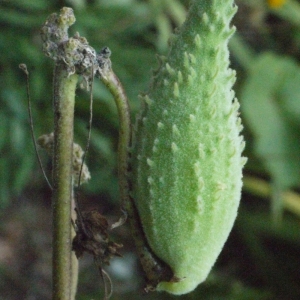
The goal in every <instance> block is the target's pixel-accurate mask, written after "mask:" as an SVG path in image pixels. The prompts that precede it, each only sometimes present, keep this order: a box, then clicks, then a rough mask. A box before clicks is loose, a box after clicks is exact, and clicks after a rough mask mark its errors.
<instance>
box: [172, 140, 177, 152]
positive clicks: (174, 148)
mask: <svg viewBox="0 0 300 300" xmlns="http://www.w3.org/2000/svg"><path fill="white" fill-rule="evenodd" d="M171 149H172V151H173V152H177V151H178V146H177V145H176V144H175V143H174V142H172V144H171Z"/></svg>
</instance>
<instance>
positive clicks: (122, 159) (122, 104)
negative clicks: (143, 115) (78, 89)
mask: <svg viewBox="0 0 300 300" xmlns="http://www.w3.org/2000/svg"><path fill="white" fill-rule="evenodd" d="M101 81H102V82H103V83H104V84H105V86H106V87H107V88H108V89H109V91H110V92H111V93H112V95H113V97H114V100H115V102H116V106H117V109H118V115H119V143H118V177H119V188H120V197H121V208H122V210H123V212H124V214H125V211H126V210H127V209H126V206H127V205H128V203H129V201H130V200H129V183H128V159H129V147H130V141H131V120H130V108H129V103H128V99H127V96H126V94H125V90H124V88H123V86H122V84H121V82H120V80H119V79H118V77H117V76H116V74H115V73H114V72H113V70H112V69H111V68H107V69H105V70H103V73H101ZM125 220H126V215H124V219H122V220H120V221H119V222H118V223H116V224H114V225H113V228H114V227H117V226H120V225H122V224H123V223H124V222H125Z"/></svg>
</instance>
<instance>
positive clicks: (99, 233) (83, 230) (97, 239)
mask: <svg viewBox="0 0 300 300" xmlns="http://www.w3.org/2000/svg"><path fill="white" fill-rule="evenodd" d="M77 215H78V214H77ZM110 229H111V228H110V226H109V224H108V222H107V220H106V218H105V217H104V216H102V215H101V214H100V213H99V212H98V211H97V210H96V209H94V210H91V211H89V212H83V213H82V220H80V218H79V219H77V220H76V221H75V231H76V236H75V237H74V239H73V243H72V250H73V251H74V252H75V254H76V257H77V258H80V257H81V256H82V255H83V253H84V252H87V253H89V254H91V255H93V256H94V259H95V261H98V262H101V264H107V265H109V261H110V259H111V258H112V257H113V256H121V254H120V253H119V252H118V249H120V248H122V247H123V245H121V244H117V243H115V242H112V241H111V240H110V239H109V235H108V231H109V230H110Z"/></svg>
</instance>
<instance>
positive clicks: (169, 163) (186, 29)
mask: <svg viewBox="0 0 300 300" xmlns="http://www.w3.org/2000/svg"><path fill="white" fill-rule="evenodd" d="M235 11H236V7H235V6H234V4H233V1H232V0H202V1H199V0H195V1H193V4H192V6H191V9H190V11H189V13H188V17H187V20H186V22H185V23H184V25H183V26H182V28H181V30H180V31H179V32H178V33H177V34H176V36H175V38H174V41H173V43H172V48H171V50H170V52H169V55H168V57H167V58H166V61H165V64H164V65H162V67H161V70H160V71H158V72H156V73H155V77H153V80H152V85H151V86H150V90H149V93H148V96H147V97H148V98H147V99H151V105H143V109H142V110H141V111H140V113H139V117H138V118H139V119H142V120H143V119H146V120H147V122H137V123H136V128H135V131H134V132H135V134H134V137H133V144H132V152H131V155H132V156H131V185H132V198H133V201H134V205H135V206H136V209H137V214H138V218H139V220H140V224H141V227H142V230H143V232H144V235H145V238H146V243H147V245H148V246H149V248H150V249H151V251H152V252H153V253H154V254H155V256H156V257H158V258H159V260H161V261H162V262H164V263H165V264H166V265H168V266H169V267H170V269H171V270H172V272H173V275H174V276H173V278H171V277H170V276H169V277H168V278H169V279H164V278H160V280H159V281H158V282H157V283H156V284H155V285H156V286H155V288H156V290H159V291H167V292H169V293H172V294H185V293H188V292H190V291H192V290H193V289H195V287H196V286H197V285H198V284H199V283H201V282H203V281H204V280H205V279H206V277H207V275H208V273H209V272H210V270H211V268H212V266H213V265H214V263H215V261H216V259H217V257H218V255H219V254H220V252H221V250H222V248H223V245H224V243H225V241H226V240H227V238H228V235H229V233H230V230H231V228H232V226H233V223H234V220H235V218H236V215H237V209H238V206H239V201H240V196H241V187H242V167H243V165H244V158H242V156H241V152H242V149H243V147H244V143H243V141H241V136H240V129H241V125H240V121H239V119H238V111H237V110H238V105H237V103H236V100H235V101H234V99H233V98H234V93H233V91H232V85H233V83H234V80H233V78H235V73H233V72H232V70H230V68H229V52H228V46H227V45H228V39H229V37H230V36H231V34H232V27H231V26H230V21H231V18H232V16H233V15H234V13H235ZM166 69H167V70H168V71H167V72H166ZM176 74H177V75H176ZM164 82H168V84H164ZM165 112H167V113H165ZM142 257H143V256H142ZM147 272H148V270H147V268H146V269H145V273H146V276H147Z"/></svg>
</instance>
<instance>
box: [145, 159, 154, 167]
mask: <svg viewBox="0 0 300 300" xmlns="http://www.w3.org/2000/svg"><path fill="white" fill-rule="evenodd" d="M147 165H148V166H149V167H153V166H154V161H153V160H151V159H150V158H147Z"/></svg>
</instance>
